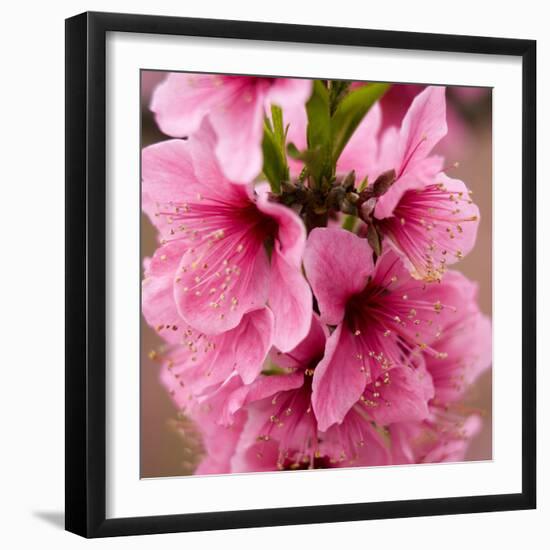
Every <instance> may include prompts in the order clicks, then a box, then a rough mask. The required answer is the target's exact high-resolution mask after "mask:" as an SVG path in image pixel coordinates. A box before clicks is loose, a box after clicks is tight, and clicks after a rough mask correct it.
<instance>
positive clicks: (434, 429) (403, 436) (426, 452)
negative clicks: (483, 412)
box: [388, 409, 481, 464]
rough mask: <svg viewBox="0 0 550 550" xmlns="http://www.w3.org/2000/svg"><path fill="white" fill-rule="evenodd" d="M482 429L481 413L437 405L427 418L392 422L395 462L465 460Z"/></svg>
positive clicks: (414, 462)
mask: <svg viewBox="0 0 550 550" xmlns="http://www.w3.org/2000/svg"><path fill="white" fill-rule="evenodd" d="M480 429H481V418H480V416H479V415H478V414H470V415H464V414H462V413H459V412H455V411H452V410H447V411H445V410H443V409H436V410H434V412H433V413H432V414H431V415H430V417H429V418H428V419H426V420H424V421H423V422H403V423H398V424H394V425H392V426H390V428H389V430H388V431H389V434H390V438H391V447H392V460H393V464H421V463H430V462H459V461H463V460H464V458H465V455H466V451H467V450H468V446H469V444H470V442H471V440H472V439H473V438H474V437H475V436H476V435H477V434H478V433H479V431H480Z"/></svg>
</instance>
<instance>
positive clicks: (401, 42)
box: [65, 13, 536, 537]
mask: <svg viewBox="0 0 550 550" xmlns="http://www.w3.org/2000/svg"><path fill="white" fill-rule="evenodd" d="M109 31H118V32H132V33H150V34H170V35H187V36H201V37H214V38H239V39H246V40H272V41H282V42H296V43H315V44H328V45H354V46H371V47H378V48H400V49H405V50H424V51H425V50H430V51H446V52H458V53H481V54H497V55H506V56H515V57H519V58H521V61H522V67H523V105H522V109H523V121H522V159H523V163H522V198H523V202H522V204H523V207H522V214H523V217H522V220H523V248H522V275H523V289H522V297H523V306H522V307H523V312H522V315H523V317H522V321H523V325H522V326H523V350H522V360H523V363H522V414H523V416H522V422H523V426H522V430H523V431H522V491H521V492H520V493H516V494H500V495H486V496H468V497H458V498H438V499H424V500H407V501H394V502H376V503H368V502H367V503H360V504H345V505H319V506H307V507H298V508H297V507H294V508H277V509H259V510H247V511H224V512H212V513H194V514H183V515H163V516H150V517H126V518H119V519H106V514H105V499H106V485H105V479H106V476H105V473H106V467H105V459H106V441H105V434H106V426H105V422H106V413H105V405H106V372H105V366H106V360H105V352H106V332H105V331H106V322H105V321H106V319H105V314H106V302H105V296H106V237H107V235H106V227H105V222H106V189H105V185H106V178H105V130H106V121H105V116H106V115H105V84H106V79H105V78H106V77H105V39H106V33H107V32H109ZM65 154H66V405H65V406H66V501H65V502H66V512H65V513H66V516H65V517H66V519H65V521H66V529H67V530H69V531H72V532H73V533H76V534H78V535H82V536H85V537H107V536H118V535H136V534H152V533H167V532H177V531H199V530H213V529H235V528H245V527H260V526H273V525H290V524H299V523H303V524H305V523H321V522H341V521H356V520H366V519H381V518H399V517H413V516H428V515H442V514H463V513H474V512H490V511H503V510H520V509H532V508H535V506H536V415H535V411H536V401H535V399H536V391H535V390H536V388H535V383H536V375H535V364H536V218H535V216H536V206H535V200H536V189H535V186H536V42H535V41H533V40H516V39H506V38H487V37H479V36H475V37H474V36H455V35H437V34H422V33H411V32H396V31H381V30H363V29H353V28H334V27H314V26H303V25H288V24H273V23H254V22H244V21H222V20H211V19H190V18H180V17H158V16H146V15H128V14H115V13H83V14H80V15H77V16H75V17H72V18H70V19H67V20H66V151H65Z"/></svg>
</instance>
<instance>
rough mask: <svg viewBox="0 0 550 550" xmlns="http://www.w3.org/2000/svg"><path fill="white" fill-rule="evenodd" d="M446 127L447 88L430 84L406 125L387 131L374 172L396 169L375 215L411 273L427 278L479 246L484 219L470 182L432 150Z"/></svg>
mask: <svg viewBox="0 0 550 550" xmlns="http://www.w3.org/2000/svg"><path fill="white" fill-rule="evenodd" d="M446 132H447V124H446V121H445V88H444V87H437V86H430V87H428V88H426V90H424V91H423V92H422V93H420V94H419V95H418V96H416V97H415V99H414V101H413V102H412V104H411V107H410V109H409V110H408V112H407V114H406V115H405V118H404V119H403V123H402V125H401V129H400V130H399V131H397V130H396V129H395V128H390V129H388V130H387V131H386V132H385V133H384V134H383V136H382V138H381V148H380V155H379V165H378V172H377V173H375V174H374V175H373V177H371V178H370V180H371V181H373V180H374V177H375V176H376V175H377V174H380V173H382V172H386V171H388V170H394V171H395V181H394V183H393V185H391V187H390V188H389V190H388V191H387V192H386V193H385V194H384V195H382V196H381V197H380V198H379V199H378V202H377V204H376V207H375V211H374V217H375V219H376V223H377V227H378V228H379V229H380V231H381V232H382V234H383V235H384V236H385V237H387V239H386V242H388V241H389V243H391V245H393V246H394V247H395V248H396V249H397V250H398V251H399V252H400V253H401V254H403V256H404V257H405V258H406V259H407V263H408V266H409V269H410V271H411V273H412V274H413V275H414V276H415V277H418V278H422V279H426V280H439V279H440V278H441V276H442V274H443V272H444V271H445V269H446V266H447V265H449V264H452V263H454V262H456V261H458V260H460V259H461V258H463V257H464V256H465V255H466V254H467V253H468V252H469V251H470V250H471V249H472V248H473V246H474V243H475V240H476V233H477V227H478V222H479V210H478V208H477V206H476V205H475V204H473V202H472V200H471V198H470V193H469V190H468V189H467V188H466V186H465V185H464V183H463V182H462V181H460V180H457V179H452V178H449V177H448V176H447V175H446V174H445V173H444V172H443V171H442V170H443V160H442V158H440V157H437V156H434V155H431V154H430V153H431V151H432V149H433V148H434V146H435V145H436V144H437V143H438V142H439V141H440V139H441V138H442V137H443V136H444V135H445V134H446Z"/></svg>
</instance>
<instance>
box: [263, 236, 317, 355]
mask: <svg viewBox="0 0 550 550" xmlns="http://www.w3.org/2000/svg"><path fill="white" fill-rule="evenodd" d="M268 303H269V307H270V308H271V309H272V311H273V313H274V316H275V332H274V338H273V345H275V346H276V347H277V348H278V349H280V350H281V351H290V350H291V349H292V348H294V347H295V346H296V345H297V344H298V343H299V342H300V341H301V340H302V339H303V338H305V336H306V335H307V333H308V331H309V327H310V324H311V314H312V305H313V304H312V296H311V290H310V288H309V285H308V284H307V281H306V280H305V279H304V276H303V275H302V273H301V270H300V269H299V268H296V267H294V266H292V265H290V264H289V263H288V261H287V260H286V258H285V257H284V256H283V254H281V253H280V252H279V243H276V244H275V251H274V253H273V255H272V257H271V281H270V289H269V298H268Z"/></svg>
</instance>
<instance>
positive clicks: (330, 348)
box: [312, 325, 370, 431]
mask: <svg viewBox="0 0 550 550" xmlns="http://www.w3.org/2000/svg"><path fill="white" fill-rule="evenodd" d="M358 354H359V349H358V348H357V341H356V339H354V337H353V334H352V333H351V332H350V331H349V330H346V329H344V328H343V326H342V325H338V327H337V328H336V330H335V331H334V332H333V333H332V334H331V336H330V337H329V338H328V340H327V345H326V352H325V356H324V357H323V359H322V361H321V362H320V363H319V364H318V365H317V367H316V369H315V374H314V375H313V396H312V404H313V410H314V411H315V416H316V417H317V422H318V424H319V430H321V431H326V430H327V429H328V428H329V427H330V426H332V425H333V424H335V423H340V422H342V420H343V419H344V416H345V415H346V414H347V413H348V411H349V410H350V409H351V407H352V406H353V405H354V403H356V402H357V401H358V400H359V398H360V397H361V394H362V393H363V390H364V388H365V385H366V384H367V383H368V382H369V381H370V380H369V373H368V372H363V371H362V370H361V368H360V366H358V361H357V356H358Z"/></svg>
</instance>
